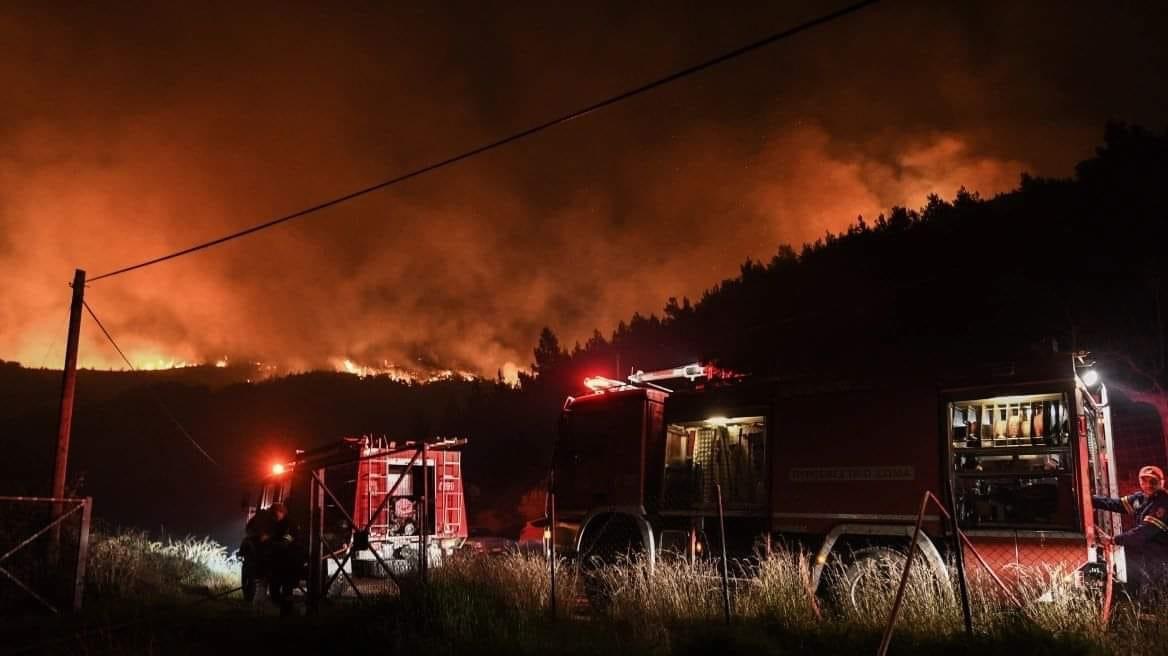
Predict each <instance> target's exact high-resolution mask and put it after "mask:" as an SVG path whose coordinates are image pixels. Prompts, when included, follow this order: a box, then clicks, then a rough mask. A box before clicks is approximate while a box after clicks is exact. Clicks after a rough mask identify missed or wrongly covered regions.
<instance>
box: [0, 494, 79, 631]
mask: <svg viewBox="0 0 1168 656" xmlns="http://www.w3.org/2000/svg"><path fill="white" fill-rule="evenodd" d="M92 506H93V501H92V499H89V498H85V499H49V498H43V497H0V613H17V612H35V611H49V612H54V613H57V612H61V611H65V610H76V609H78V608H80V607H81V598H82V594H83V592H84V585H85V558H86V551H87V549H88V544H89V515H90V509H91V508H92Z"/></svg>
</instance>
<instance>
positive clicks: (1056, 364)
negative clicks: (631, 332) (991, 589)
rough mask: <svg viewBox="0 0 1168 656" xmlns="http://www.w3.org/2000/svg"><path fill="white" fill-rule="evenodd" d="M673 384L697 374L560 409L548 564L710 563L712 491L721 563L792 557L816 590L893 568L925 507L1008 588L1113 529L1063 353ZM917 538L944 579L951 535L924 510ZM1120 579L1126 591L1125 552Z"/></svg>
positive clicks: (1093, 439)
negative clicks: (953, 366)
mask: <svg viewBox="0 0 1168 656" xmlns="http://www.w3.org/2000/svg"><path fill="white" fill-rule="evenodd" d="M685 371H688V372H689V373H690V374H697V373H698V372H699V371H700V372H701V374H699V375H689V376H686V375H683V376H676V377H675V378H676V379H675V380H674V381H673V382H670V381H668V380H665V378H666V377H667V376H669V375H670V374H669V373H668V372H666V373H660V374H658V373H654V374H640V375H638V376H632V377H630V379H629V380H628V381H615V380H607V379H595V378H594V379H590V380H589V381H588V382H589V387H590V389H591V393H589V394H587V395H585V396H581V397H578V398H569V399H568V400H567V402H566V403H565V405H564V410H563V413H562V416H561V420H560V428H559V435H558V439H557V444H556V455H555V481H556V504H557V511H558V514H559V519H560V522H561V524H562V525H563V526H566V527H570V528H571V529H573V531H572V533H573V537H572V539H571V541H570V543H560V542H559V541H558V542H557V544H558V546H559V548H560V549H568V550H574V551H575V552H576V553H577V554H578V555H579V556H582V557H585V558H590V557H592V556H596V555H604V554H614V553H619V552H623V551H625V550H628V549H635V550H639V551H642V552H643V553H644V554H645V555H646V557H648V558H649V559H651V560H652V559H656V558H657V557H659V556H660V555H661V554H662V553H664V552H672V553H677V554H680V555H683V556H686V557H689V558H694V557H697V556H698V554H699V553H700V552H702V551H705V552H706V553H720V550H721V546H722V545H721V544H720V541H721V537H720V535H719V531H718V526H719V523H718V493H717V492H718V488H719V487H720V489H721V502H722V513H723V515H724V518H725V543H726V548H727V551H728V552H730V553H731V554H737V555H748V554H750V553H752V552H757V551H758V550H760V549H765V548H768V546H769V545H770V544H771V543H773V542H775V541H778V540H781V541H783V542H784V543H785V544H788V545H797V546H800V547H802V548H805V549H806V550H807V551H808V552H810V553H811V554H814V571H813V572H812V580H813V583H814V585H815V586H817V587H818V586H819V585H820V583H821V579H823V578H824V577H823V573H824V571H825V567H827V566H828V565H829V564H832V563H839V564H841V565H844V566H845V568H844V569H845V570H846V566H848V565H855V564H856V563H857V562H859V561H863V560H866V559H883V558H886V557H896V556H898V555H899V554H903V553H905V552H906V550H907V548H908V542H909V540H910V536H911V535H912V532H913V525H914V522H915V520H916V516H917V513H918V510H919V508H920V506H921V500H922V497H923V495H924V494H925V493H926V492H933V493H934V494H936V495H937V496H938V497H939V498H940V499H942V500H943V502H944V503H945V505H946V506H947V507H948V508H950V509H952V510H953V511H954V512H955V513H956V517H957V524H958V526H959V527H960V529H961V530H962V531H963V532H964V533H966V534H967V535H968V536H969V538H970V539H971V541H972V543H973V545H974V547H975V548H976V549H977V550H978V552H979V553H980V555H982V556H983V557H985V558H986V560H987V561H988V562H989V564H990V565H991V566H992V567H993V568H994V569H995V570H996V571H997V572H998V573H999V574H1000V575H1004V576H1010V575H1011V573H1012V572H1014V571H1016V569H1017V568H1016V567H1012V566H1014V565H1023V566H1025V565H1035V566H1037V565H1042V566H1049V567H1061V568H1063V570H1064V571H1067V572H1075V571H1079V570H1083V569H1085V568H1092V567H1096V568H1097V567H1098V566H1099V565H1098V563H1101V562H1102V553H1101V548H1100V547H1099V545H1098V543H1097V541H1096V533H1095V529H1096V527H1099V528H1102V529H1104V530H1106V531H1107V532H1108V533H1114V532H1115V531H1116V529H1117V528H1118V526H1117V524H1116V523H1115V521H1116V520H1114V519H1113V517H1112V516H1111V515H1110V514H1108V513H1097V512H1095V511H1094V510H1092V507H1091V495H1092V494H1102V495H1108V496H1116V495H1117V489H1116V482H1115V480H1116V478H1115V465H1114V457H1113V444H1112V435H1111V430H1110V414H1109V410H1108V404H1107V391H1106V387H1105V386H1103V385H1102V383H1098V382H1096V383H1095V384H1094V385H1092V386H1088V385H1087V384H1085V383H1084V381H1083V379H1082V378H1081V377H1080V375H1079V372H1078V371H1077V370H1076V366H1075V361H1074V360H1073V359H1072V357H1071V356H1069V355H1054V356H1051V357H1049V358H1041V359H1036V360H1033V361H1027V362H1017V363H1008V364H1005V365H998V366H994V367H985V368H982V369H975V368H972V367H966V368H964V370H963V371H962V372H960V373H959V374H956V375H955V374H952V373H949V372H944V371H931V370H928V369H927V368H926V369H921V368H915V369H913V370H911V371H909V370H905V371H900V372H894V373H891V374H890V373H888V372H880V373H879V375H867V376H865V375H860V376H853V377H848V378H836V379H833V380H824V379H820V380H814V379H807V378H804V379H801V380H787V381H783V380H753V381H752V380H750V379H749V378H746V379H742V378H725V377H723V378H711V377H708V376H705V375H704V374H706V373H708V372H706V371H705V370H704V369H702V368H701V367H700V366H698V365H692V366H691V367H689V368H684V369H678V370H674V373H676V372H685ZM687 378H688V379H689V380H690V381H692V383H687V380H686V379H687ZM683 387H684V388H685V389H682V388H683ZM923 528H924V531H923V535H922V537H921V540H920V542H919V544H918V545H917V546H918V548H919V549H920V550H921V552H922V553H924V555H925V556H926V562H927V563H928V564H929V565H930V566H931V567H932V568H933V570H934V571H935V572H936V573H937V575H938V576H947V568H948V566H949V565H950V563H951V562H952V557H953V555H954V553H953V551H954V546H953V545H954V541H953V540H952V528H953V527H952V525H951V524H950V523H948V522H946V521H944V520H943V518H942V517H941V516H940V514H939V513H938V512H937V511H936V510H929V511H928V512H927V513H926V515H925V522H924V525H923ZM711 547H712V548H711ZM1115 564H1116V567H1115V571H1116V574H1117V576H1118V579H1119V580H1121V581H1122V580H1124V578H1125V576H1126V572H1125V567H1124V558H1123V553H1122V550H1119V551H1118V553H1116V557H1115ZM854 569H855V568H854Z"/></svg>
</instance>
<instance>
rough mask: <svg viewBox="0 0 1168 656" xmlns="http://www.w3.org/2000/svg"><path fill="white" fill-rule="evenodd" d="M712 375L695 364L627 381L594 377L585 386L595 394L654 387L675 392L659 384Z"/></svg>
mask: <svg viewBox="0 0 1168 656" xmlns="http://www.w3.org/2000/svg"><path fill="white" fill-rule="evenodd" d="M709 375H710V369H709V368H708V367H706V366H705V365H703V364H700V363H698V362H695V363H693V364H687V365H683V366H680V367H673V368H671V369H657V370H655V371H641V370H638V371H637V372H636V373H633V374H629V377H628V379H627V380H614V379H612V378H605V377H604V376H592V377H589V378H585V379H584V385H585V386H586V387H587V388H588V389H590V390H592V391H593V392H607V391H610V390H619V389H630V388H634V387H642V386H644V387H653V388H655V389H659V390H662V391H664V392H672V391H673V390H671V389H669V388H668V387H665V386H664V385H661V384H659V383H660V382H663V381H670V380H681V379H682V378H684V379H686V380H688V381H689V382H691V383H692V382H693V381H695V380H697V379H698V378H704V377H707V376H709Z"/></svg>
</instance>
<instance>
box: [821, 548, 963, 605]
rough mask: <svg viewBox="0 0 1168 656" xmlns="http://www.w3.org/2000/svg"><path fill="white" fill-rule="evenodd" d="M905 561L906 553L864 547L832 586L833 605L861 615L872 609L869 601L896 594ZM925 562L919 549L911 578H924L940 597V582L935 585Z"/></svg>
mask: <svg viewBox="0 0 1168 656" xmlns="http://www.w3.org/2000/svg"><path fill="white" fill-rule="evenodd" d="M907 558H908V555H907V554H906V553H905V552H903V551H901V550H900V549H897V548H894V547H865V548H863V549H858V550H856V551H854V552H853V553H852V555H851V558H850V559H849V560H848V561H847V564H846V565H844V566H843V568H842V570H841V571H840V573H839V575H838V576H837V580H836V582H835V585H834V586H833V587H834V590H833V591H834V595H833V596H834V600H833V601H834V603H835V604H836V606H837V608H839V609H840V610H844V611H853V612H860V613H863V612H866V611H867V610H869V609H871V598H872V597H876V596H883V595H888V594H889V593H890V592H894V591H895V590H896V588H897V585H898V584H899V583H900V577H901V575H902V574H903V572H904V565H905V561H906V560H907ZM924 559H925V555H924V554H923V553H920V550H919V549H918V553H917V555H916V558H915V559H914V561H915V562H914V563H913V570H912V571H913V575H914V577H915V576H922V575H923V576H926V577H927V578H928V580H929V581H930V584H931V585H933V586H935V587H937V590H936V591H935V592H936V594H938V595H940V594H943V590H942V589H941V584H942V582H940V581H937V580H936V574H935V573H934V572H933V571H932V569H931V568H929V567H928V566H926V565H924V563H923V561H924ZM910 587H911V584H910Z"/></svg>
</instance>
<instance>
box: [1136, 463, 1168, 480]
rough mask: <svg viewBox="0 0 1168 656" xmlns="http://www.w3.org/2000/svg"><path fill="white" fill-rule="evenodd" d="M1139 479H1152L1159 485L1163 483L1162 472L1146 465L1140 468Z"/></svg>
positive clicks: (1155, 467)
mask: <svg viewBox="0 0 1168 656" xmlns="http://www.w3.org/2000/svg"><path fill="white" fill-rule="evenodd" d="M1139 478H1154V479H1156V480H1158V481H1160V482H1161V483H1163V482H1164V470H1163V469H1160V468H1159V467H1157V466H1155V465H1148V466H1147V467H1142V468H1140V475H1139Z"/></svg>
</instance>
